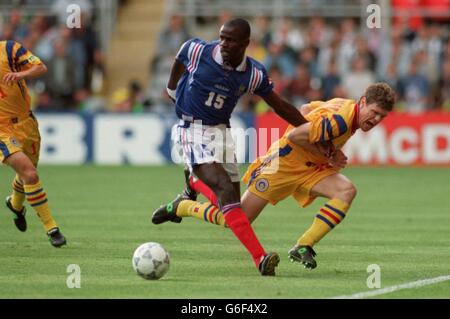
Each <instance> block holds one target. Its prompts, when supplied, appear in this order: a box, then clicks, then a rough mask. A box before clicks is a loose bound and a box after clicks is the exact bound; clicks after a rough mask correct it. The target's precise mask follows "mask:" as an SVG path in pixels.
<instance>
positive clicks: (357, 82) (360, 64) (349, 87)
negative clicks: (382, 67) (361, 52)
mask: <svg viewBox="0 0 450 319" xmlns="http://www.w3.org/2000/svg"><path fill="white" fill-rule="evenodd" d="M374 82H375V76H374V74H373V73H372V72H371V71H370V70H369V69H368V68H367V66H366V60H365V59H364V57H361V56H356V57H355V58H354V59H353V60H352V68H351V72H349V73H347V74H346V75H344V77H343V78H342V86H343V88H344V90H345V91H346V93H347V96H348V98H350V99H355V100H357V99H359V97H360V95H361V92H364V90H365V88H366V87H368V86H369V85H370V84H372V83H374Z"/></svg>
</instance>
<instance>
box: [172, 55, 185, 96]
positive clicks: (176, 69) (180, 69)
mask: <svg viewBox="0 0 450 319" xmlns="http://www.w3.org/2000/svg"><path fill="white" fill-rule="evenodd" d="M185 70H186V67H185V66H184V64H183V63H181V62H180V61H178V60H177V59H175V62H174V63H173V65H172V70H171V71H170V77H169V82H167V94H168V95H169V97H170V98H171V99H172V101H173V102H175V98H176V96H175V93H176V90H177V84H178V81H179V80H180V78H181V76H182V75H183V73H184V71H185Z"/></svg>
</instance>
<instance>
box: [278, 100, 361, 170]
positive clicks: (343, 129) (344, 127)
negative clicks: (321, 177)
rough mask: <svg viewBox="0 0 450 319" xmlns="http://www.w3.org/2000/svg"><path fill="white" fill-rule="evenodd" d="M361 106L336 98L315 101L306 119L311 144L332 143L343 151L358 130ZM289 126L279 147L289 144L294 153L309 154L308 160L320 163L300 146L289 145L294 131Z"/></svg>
mask: <svg viewBox="0 0 450 319" xmlns="http://www.w3.org/2000/svg"><path fill="white" fill-rule="evenodd" d="M358 113H359V106H358V104H357V103H356V102H355V101H354V100H348V99H341V98H335V99H332V100H329V101H326V102H323V101H313V102H311V103H310V104H309V113H308V114H307V115H306V116H305V118H306V119H307V120H308V121H309V122H310V123H311V124H310V125H311V127H310V131H309V141H310V143H316V142H325V141H330V140H331V141H332V143H333V145H334V147H335V148H336V149H341V148H342V147H343V146H344V144H345V142H347V140H348V139H349V138H350V137H351V136H352V135H353V134H354V133H355V131H356V129H357V128H358V123H357V121H358ZM293 128H294V127H293V126H291V125H290V126H289V127H288V128H287V129H286V132H285V133H284V135H283V136H282V137H281V138H280V140H279V145H280V146H283V145H286V144H289V145H290V146H291V147H292V148H293V149H294V151H297V152H300V153H301V154H302V155H305V153H307V155H308V160H310V161H312V162H316V163H318V162H320V158H318V157H317V156H314V155H313V154H311V153H310V152H308V151H306V150H304V149H302V148H301V147H300V146H298V145H294V144H293V143H289V142H288V139H287V135H288V133H289V132H290V131H291V130H292V129H293Z"/></svg>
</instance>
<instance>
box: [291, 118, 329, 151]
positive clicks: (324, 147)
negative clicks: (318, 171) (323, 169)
mask: <svg viewBox="0 0 450 319" xmlns="http://www.w3.org/2000/svg"><path fill="white" fill-rule="evenodd" d="M310 130H311V123H306V124H305V125H302V126H299V127H296V128H294V129H293V130H291V131H290V132H289V134H288V136H287V138H288V140H289V141H290V142H292V143H294V144H296V145H298V146H300V147H302V148H304V149H306V150H308V151H310V152H311V153H313V154H315V155H318V156H324V157H326V158H329V157H330V156H331V155H332V153H333V152H334V147H333V144H332V143H331V141H326V142H323V143H311V141H310V140H309V131H310Z"/></svg>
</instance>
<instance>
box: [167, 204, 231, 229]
mask: <svg viewBox="0 0 450 319" xmlns="http://www.w3.org/2000/svg"><path fill="white" fill-rule="evenodd" d="M176 214H177V216H178V217H188V216H190V217H194V218H197V219H200V220H204V221H206V222H208V223H211V224H215V225H221V226H224V225H225V218H224V216H223V214H222V212H221V211H220V209H219V207H217V206H214V205H213V204H211V203H210V202H206V203H198V202H194V201H192V200H183V201H181V202H180V203H179V204H178V207H177V212H176Z"/></svg>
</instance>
